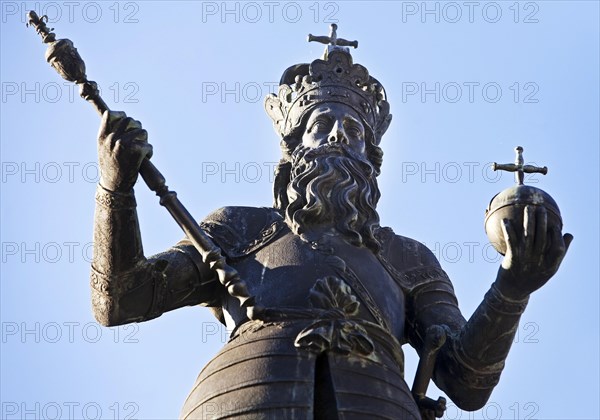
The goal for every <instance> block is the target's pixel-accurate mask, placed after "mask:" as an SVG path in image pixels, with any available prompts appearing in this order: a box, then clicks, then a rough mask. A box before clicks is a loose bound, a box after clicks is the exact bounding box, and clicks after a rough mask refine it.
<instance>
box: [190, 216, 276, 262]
mask: <svg viewBox="0 0 600 420" xmlns="http://www.w3.org/2000/svg"><path fill="white" fill-rule="evenodd" d="M200 226H201V227H202V229H204V231H205V232H206V233H207V234H208V235H210V236H211V237H212V239H213V240H214V241H215V242H216V244H217V245H219V247H220V248H221V249H222V250H223V253H224V254H225V255H226V256H227V257H229V258H240V257H243V256H246V255H248V254H250V253H252V252H254V251H257V250H258V249H260V248H262V247H263V246H265V245H266V244H267V243H269V242H270V241H271V240H273V239H274V238H275V237H276V236H277V234H278V233H279V232H280V231H281V229H282V228H283V227H284V221H283V217H282V216H281V215H280V214H279V213H278V212H277V211H276V210H275V209H273V208H268V207H222V208H220V209H218V210H216V211H214V212H213V213H211V214H210V215H208V216H207V217H206V218H205V219H204V220H203V221H202V223H200Z"/></svg>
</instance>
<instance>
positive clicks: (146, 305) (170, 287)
mask: <svg viewBox="0 0 600 420" xmlns="http://www.w3.org/2000/svg"><path fill="white" fill-rule="evenodd" d="M135 207H136V203H135V198H134V195H133V191H132V192H131V193H129V194H121V193H114V192H110V191H107V190H105V189H104V188H102V187H101V186H98V190H97V194H96V215H95V221H94V258H93V262H92V270H91V271H92V272H91V292H92V307H93V310H94V315H95V317H96V319H97V320H98V322H100V323H101V324H103V325H106V326H113V325H121V324H127V323H130V322H140V321H146V320H149V319H153V318H156V317H158V316H160V315H161V314H162V313H164V312H167V311H170V310H173V309H176V308H179V307H182V306H188V305H197V304H200V305H205V306H216V305H219V303H220V293H221V289H220V284H219V283H218V281H216V279H215V276H214V274H213V273H212V271H210V270H209V268H208V267H207V266H206V265H204V264H202V260H201V258H200V256H199V254H198V252H197V251H196V250H195V249H194V247H193V246H191V245H189V244H186V243H180V244H177V245H176V246H174V247H172V248H170V249H168V250H167V251H165V252H163V253H160V254H157V255H155V256H153V257H150V258H146V257H144V253H143V248H142V240H141V235H140V230H139V223H138V219H137V213H136V210H135Z"/></svg>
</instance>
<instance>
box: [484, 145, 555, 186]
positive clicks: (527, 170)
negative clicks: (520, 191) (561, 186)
mask: <svg viewBox="0 0 600 420" xmlns="http://www.w3.org/2000/svg"><path fill="white" fill-rule="evenodd" d="M515 152H516V157H515V163H496V162H494V163H493V164H492V170H494V171H507V172H515V182H516V183H517V185H523V179H524V178H525V174H532V173H539V174H543V175H546V174H547V173H548V168H547V167H546V166H544V167H543V168H540V167H538V166H533V165H524V162H525V161H524V160H523V148H522V147H521V146H517V147H515Z"/></svg>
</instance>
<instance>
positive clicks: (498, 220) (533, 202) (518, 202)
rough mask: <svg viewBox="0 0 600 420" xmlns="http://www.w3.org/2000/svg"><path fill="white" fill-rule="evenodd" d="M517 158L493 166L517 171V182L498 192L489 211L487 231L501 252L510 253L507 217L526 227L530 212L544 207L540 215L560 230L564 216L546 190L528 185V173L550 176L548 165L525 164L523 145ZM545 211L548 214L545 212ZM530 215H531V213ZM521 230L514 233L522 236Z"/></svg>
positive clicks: (495, 168) (486, 218)
mask: <svg viewBox="0 0 600 420" xmlns="http://www.w3.org/2000/svg"><path fill="white" fill-rule="evenodd" d="M515 152H516V157H515V163H514V164H513V163H506V164H498V163H494V164H493V165H492V169H493V170H494V171H496V170H501V171H508V172H514V173H515V183H516V184H517V185H514V186H512V187H510V188H507V189H505V190H504V191H502V192H500V193H498V194H496V195H495V196H494V198H492V200H491V201H490V204H489V206H488V208H487V209H486V211H485V231H486V233H487V235H488V238H489V240H490V243H491V244H492V245H493V246H494V248H495V249H496V251H498V252H499V253H500V254H502V255H505V254H506V240H505V239H504V230H505V229H507V228H508V229H510V226H507V225H506V224H505V223H504V222H503V220H505V219H506V220H510V221H511V223H514V224H517V225H519V226H523V224H524V223H525V220H524V215H525V214H526V213H527V214H529V213H535V212H537V211H538V209H539V208H540V207H543V208H544V210H543V211H540V213H539V214H540V217H545V218H546V222H545V223H546V225H547V226H549V227H550V228H552V227H556V228H557V229H558V230H559V231H560V230H561V229H562V218H561V216H560V210H559V209H558V205H557V204H556V202H555V201H554V199H553V198H552V197H551V196H550V195H548V193H546V192H545V191H543V190H541V189H539V188H536V187H532V186H531V185H524V183H523V181H524V176H525V174H526V173H527V174H532V173H541V174H544V175H546V174H547V173H548V168H546V167H545V166H544V167H543V168H538V167H535V166H532V165H525V164H524V160H523V148H522V147H521V146H517V147H516V148H515ZM544 213H545V216H544V215H542V214H544ZM527 217H529V216H527ZM520 234H521V232H518V231H515V232H514V233H513V236H514V237H516V238H518V235H520ZM517 240H520V239H517Z"/></svg>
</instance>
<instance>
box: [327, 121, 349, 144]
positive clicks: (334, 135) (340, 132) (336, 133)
mask: <svg viewBox="0 0 600 420" xmlns="http://www.w3.org/2000/svg"><path fill="white" fill-rule="evenodd" d="M328 140H329V143H344V142H346V133H345V132H344V129H343V127H342V126H341V125H340V124H338V123H337V122H336V123H335V124H334V125H333V127H332V128H331V133H330V134H329V139H328Z"/></svg>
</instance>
